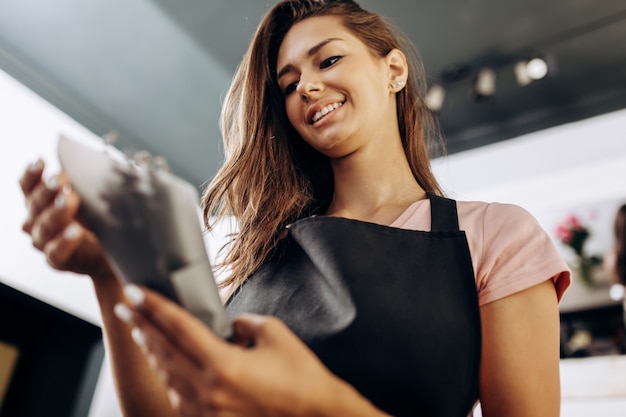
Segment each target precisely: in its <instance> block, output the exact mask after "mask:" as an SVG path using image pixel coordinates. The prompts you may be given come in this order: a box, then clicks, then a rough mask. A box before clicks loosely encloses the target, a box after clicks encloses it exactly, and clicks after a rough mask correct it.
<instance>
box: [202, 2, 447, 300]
mask: <svg viewBox="0 0 626 417" xmlns="http://www.w3.org/2000/svg"><path fill="white" fill-rule="evenodd" d="M329 15H330V16H338V17H340V18H341V20H342V22H343V24H344V25H345V27H346V28H348V29H349V30H350V31H351V32H352V33H353V34H354V35H355V36H357V37H358V38H359V39H360V40H361V41H362V42H363V43H364V44H365V45H367V46H368V47H369V48H370V50H371V52H372V53H373V54H375V55H376V56H379V57H384V56H386V55H387V54H388V53H389V52H390V51H391V50H392V49H394V48H398V49H400V50H401V51H403V52H404V54H405V55H406V56H407V60H408V62H409V79H408V80H407V84H406V86H405V88H404V89H402V90H401V91H400V92H399V93H397V94H396V101H397V115H398V122H399V126H400V136H401V138H402V144H403V147H404V151H405V153H406V157H407V159H408V162H409V164H410V167H411V169H412V172H413V175H414V176H415V179H416V180H417V182H418V183H419V185H420V186H421V187H422V188H423V189H424V190H425V191H426V192H429V193H432V194H436V195H442V191H441V189H440V187H439V185H438V183H437V181H436V179H435V177H434V175H433V173H432V171H431V168H430V160H429V156H432V155H433V153H434V152H438V151H442V152H443V141H442V140H441V135H440V132H439V126H438V123H437V121H436V119H435V117H434V116H433V114H432V113H431V111H430V110H429V109H428V108H427V106H426V105H425V102H424V94H425V91H426V81H425V76H424V70H423V68H422V65H421V63H420V60H419V59H418V58H417V53H416V51H415V49H414V47H413V46H412V44H411V43H410V41H408V40H407V39H406V38H405V37H404V36H403V35H402V34H401V33H400V32H399V31H398V30H397V29H396V28H395V27H394V26H393V24H391V23H390V22H389V21H387V20H386V19H385V18H383V17H382V16H380V15H379V14H376V13H371V12H368V11H366V10H363V9H362V8H361V7H360V6H359V5H358V4H357V3H356V2H354V1H350V0H347V1H341V0H335V1H332V0H317V1H316V0H302V1H300V0H285V1H281V2H279V3H278V4H276V5H275V6H274V7H273V8H272V9H271V10H269V11H268V12H267V14H266V15H265V17H264V18H263V20H262V21H261V23H260V25H259V27H258V29H257V31H256V33H255V35H254V37H253V39H252V42H251V44H250V47H249V48H248V50H247V52H246V54H245V56H244V58H243V61H242V62H241V64H240V65H239V67H238V69H237V71H236V73H235V75H234V78H233V81H232V85H231V87H230V90H229V91H228V94H227V95H226V98H225V102H224V105H223V108H222V114H221V119H220V129H221V132H222V135H223V139H224V152H225V162H224V164H223V166H222V167H221V168H220V170H219V171H218V173H217V174H216V176H215V177H214V178H213V180H212V181H211V182H210V184H209V185H208V187H207V189H206V190H205V192H204V195H203V198H202V205H203V210H204V219H205V223H206V226H207V228H208V229H209V230H211V229H212V228H213V227H214V226H215V224H217V222H219V221H220V220H223V219H224V218H226V217H228V216H232V217H234V219H235V220H236V222H237V226H238V231H237V232H236V233H233V234H232V235H230V236H229V242H228V243H227V245H225V246H224V248H223V250H225V252H224V254H223V255H224V256H223V257H222V263H221V264H220V265H219V266H220V267H222V268H226V269H227V270H228V277H227V278H226V279H225V280H223V281H222V282H221V283H220V286H221V287H231V288H233V287H235V288H236V287H238V286H240V285H241V284H242V283H243V282H244V281H245V280H246V278H247V277H248V276H249V275H250V274H252V273H253V272H254V271H255V270H256V269H258V268H259V266H261V265H262V264H263V263H264V262H266V261H267V260H268V259H270V258H272V257H274V256H279V255H280V253H281V248H282V246H283V245H282V244H281V242H283V238H284V237H285V235H286V234H285V229H286V226H287V225H289V224H290V223H293V222H294V221H296V220H298V219H301V218H304V217H307V216H310V215H313V214H323V213H324V212H325V210H326V209H327V207H328V206H329V204H330V201H331V199H332V195H333V187H334V182H333V173H332V168H331V164H330V161H329V159H328V158H327V157H326V156H324V155H322V154H321V153H319V152H317V151H316V150H314V149H313V148H312V147H310V146H309V145H308V144H307V143H306V142H305V141H304V140H303V139H302V138H301V137H300V135H299V134H298V133H297V132H296V130H295V129H294V128H293V127H292V126H291V124H290V123H289V121H288V119H287V114H286V110H285V98H284V95H283V93H282V92H281V90H280V88H279V87H278V82H277V78H276V63H277V56H278V50H279V48H280V45H281V43H282V41H283V39H284V37H285V35H286V34H287V32H288V31H289V29H290V28H291V27H292V26H293V25H294V24H296V23H298V22H300V21H302V20H304V19H307V18H310V17H316V16H329Z"/></svg>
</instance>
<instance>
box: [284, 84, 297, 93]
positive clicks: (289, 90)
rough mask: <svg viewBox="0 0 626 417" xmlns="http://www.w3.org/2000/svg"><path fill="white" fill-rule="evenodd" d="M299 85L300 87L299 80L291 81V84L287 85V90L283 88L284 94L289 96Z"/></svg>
mask: <svg viewBox="0 0 626 417" xmlns="http://www.w3.org/2000/svg"><path fill="white" fill-rule="evenodd" d="M297 87H298V82H297V81H294V82H292V83H290V84H289V85H287V87H285V90H283V94H284V95H285V96H288V95H289V94H291V93H293V92H294V91H296V88H297Z"/></svg>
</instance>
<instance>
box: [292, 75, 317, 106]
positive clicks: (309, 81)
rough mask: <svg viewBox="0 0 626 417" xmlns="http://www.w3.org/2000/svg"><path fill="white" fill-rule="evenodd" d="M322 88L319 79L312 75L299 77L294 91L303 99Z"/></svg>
mask: <svg viewBox="0 0 626 417" xmlns="http://www.w3.org/2000/svg"><path fill="white" fill-rule="evenodd" d="M321 90H322V83H321V81H320V80H319V79H317V78H313V77H306V78H305V77H302V76H301V77H300V82H299V83H298V86H297V87H296V92H297V93H298V94H299V95H300V98H301V99H302V100H304V101H306V100H308V99H309V98H311V97H312V96H313V95H314V94H315V93H318V92H320V91H321Z"/></svg>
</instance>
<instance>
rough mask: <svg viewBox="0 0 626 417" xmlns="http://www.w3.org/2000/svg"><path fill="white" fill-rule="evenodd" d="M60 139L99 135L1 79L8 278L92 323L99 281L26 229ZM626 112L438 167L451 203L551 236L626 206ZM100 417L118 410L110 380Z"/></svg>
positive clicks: (0, 269)
mask: <svg viewBox="0 0 626 417" xmlns="http://www.w3.org/2000/svg"><path fill="white" fill-rule="evenodd" d="M59 132H64V133H66V134H68V135H70V136H73V137H80V138H85V139H94V140H95V138H94V136H93V135H92V134H91V133H90V132H88V131H86V130H85V129H84V128H83V127H81V126H80V125H78V124H77V123H76V122H74V121H73V120H72V119H70V118H69V117H67V116H66V115H64V114H62V113H61V112H60V111H58V110H57V109H56V108H54V107H53V106H51V105H49V104H48V103H47V102H45V101H43V100H41V99H40V98H39V97H38V96H36V95H35V94H33V93H32V92H30V91H29V90H28V89H26V88H25V87H23V86H21V85H20V84H18V83H17V82H15V81H14V80H13V79H12V78H11V77H9V76H8V75H6V74H5V73H3V72H0V138H1V139H0V169H1V170H2V175H0V184H1V186H0V190H1V191H2V201H3V209H2V216H0V230H1V232H2V233H1V234H0V253H1V254H2V255H1V256H0V280H1V281H2V282H4V283H6V284H8V285H11V286H13V287H15V288H17V289H19V290H21V291H24V292H26V293H28V294H31V295H34V296H36V297H38V298H40V299H42V300H44V301H46V302H48V303H50V304H52V305H55V306H57V307H60V308H62V309H64V310H66V311H68V312H70V313H72V314H75V315H76V316H78V317H81V318H83V319H85V320H87V321H89V322H92V323H95V324H100V318H99V314H98V308H97V305H96V300H95V297H94V294H93V291H92V288H91V284H90V282H89V281H88V280H87V279H85V278H83V277H79V276H76V275H74V274H68V273H60V272H56V271H54V270H52V269H51V268H50V267H49V266H48V265H47V264H46V262H45V260H44V258H43V256H42V255H41V254H40V253H39V252H38V251H36V250H34V249H33V248H32V247H31V244H30V240H29V238H28V237H27V236H26V235H25V234H24V233H22V232H21V229H20V226H21V223H22V222H23V220H24V218H25V215H26V211H25V207H24V203H23V198H22V196H21V192H20V191H19V187H18V182H17V181H18V178H19V176H20V174H21V172H22V171H23V170H24V168H25V167H26V166H27V164H28V163H29V162H32V161H34V160H35V159H36V158H38V157H42V158H44V159H45V160H46V161H48V162H49V164H50V166H51V167H53V170H54V169H56V168H57V167H58V164H57V162H56V156H55V145H56V138H57V136H58V134H59ZM623 132H626V111H624V110H623V111H619V112H615V113H611V114H607V115H603V116H600V117H596V118H594V119H589V120H586V121H583V122H578V123H573V124H569V125H564V126H560V127H557V128H553V129H550V130H546V131H543V132H539V133H535V134H531V135H528V136H526V137H524V138H520V139H515V140H510V141H506V142H503V143H500V144H495V145H491V146H488V147H484V148H481V149H478V150H472V151H468V152H463V153H460V154H454V155H451V156H449V157H447V158H445V159H441V160H436V161H434V163H433V165H434V169H435V172H436V174H437V176H438V177H439V178H440V180H441V183H442V185H443V187H444V189H445V191H446V192H447V193H448V195H449V196H451V197H453V198H457V199H464V200H474V199H475V200H486V201H501V202H511V203H516V204H519V205H521V206H523V207H525V208H527V209H528V210H529V211H530V212H531V213H533V214H534V215H535V216H536V217H537V219H538V220H539V222H540V223H541V224H542V225H543V226H544V227H545V228H546V230H549V229H551V228H552V227H553V225H554V224H555V221H557V220H558V218H559V216H562V215H563V213H564V211H566V210H569V209H570V208H572V207H584V206H587V205H589V204H591V203H595V202H608V203H609V204H614V205H615V204H617V202H618V201H621V199H624V200H626V137H624V136H625V135H624V133H623ZM102 378H103V381H104V382H103V383H102V384H101V385H100V387H99V388H98V393H97V396H96V399H95V400H94V404H96V407H95V408H94V411H93V412H92V417H108V416H116V415H118V413H119V411H118V409H117V406H116V404H115V401H114V399H111V396H112V395H113V391H112V389H111V387H110V376H109V375H108V373H107V372H105V373H103V377H102Z"/></svg>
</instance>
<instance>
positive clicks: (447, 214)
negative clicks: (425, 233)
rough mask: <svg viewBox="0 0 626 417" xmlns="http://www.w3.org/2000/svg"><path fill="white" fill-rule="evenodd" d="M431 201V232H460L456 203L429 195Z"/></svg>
mask: <svg viewBox="0 0 626 417" xmlns="http://www.w3.org/2000/svg"><path fill="white" fill-rule="evenodd" d="M428 198H429V199H430V216H431V225H430V230H431V231H433V232H452V231H459V216H458V215H457V211H456V201H455V200H451V199H449V198H445V197H440V196H438V195H434V194H430V193H428Z"/></svg>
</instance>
